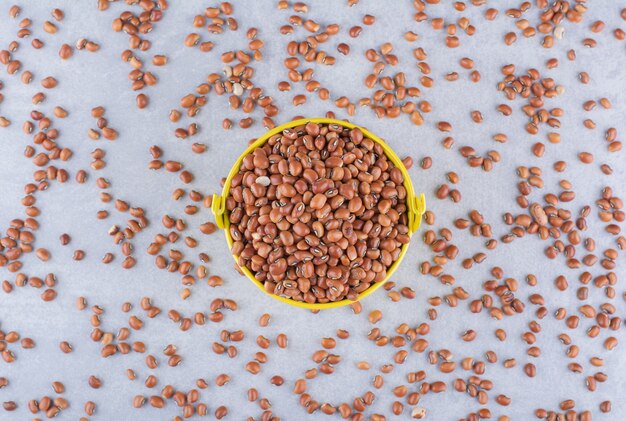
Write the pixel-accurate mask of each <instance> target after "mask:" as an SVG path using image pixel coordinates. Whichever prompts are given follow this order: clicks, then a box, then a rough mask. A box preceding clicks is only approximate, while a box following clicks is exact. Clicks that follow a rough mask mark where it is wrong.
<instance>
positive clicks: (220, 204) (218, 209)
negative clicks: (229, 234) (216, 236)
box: [211, 194, 226, 229]
mask: <svg viewBox="0 0 626 421" xmlns="http://www.w3.org/2000/svg"><path fill="white" fill-rule="evenodd" d="M211 211H212V212H213V215H215V224H216V225H217V226H218V228H220V229H224V228H225V225H224V212H225V211H226V201H225V200H224V199H223V198H222V196H220V195H219V194H214V195H213V203H211Z"/></svg>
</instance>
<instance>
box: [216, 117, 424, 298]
mask: <svg viewBox="0 0 626 421" xmlns="http://www.w3.org/2000/svg"><path fill="white" fill-rule="evenodd" d="M308 122H314V123H319V124H338V125H340V126H343V127H347V128H349V129H354V128H359V129H360V130H361V131H362V132H363V135H364V136H365V137H368V138H370V139H372V140H373V141H374V142H376V143H378V144H379V145H381V146H382V148H383V151H384V152H385V155H387V158H389V159H390V160H391V162H393V164H394V165H395V166H396V167H398V168H399V169H400V171H401V172H402V175H403V176H404V187H405V189H406V192H407V197H406V202H407V210H408V219H409V223H408V227H409V236H412V235H413V233H414V232H415V231H417V229H418V228H419V226H420V223H421V222H422V215H423V214H424V211H425V210H426V200H425V198H424V194H423V193H420V195H419V196H416V195H415V191H414V190H413V183H411V178H410V177H409V173H408V171H407V170H406V168H405V167H404V164H403V163H402V161H401V160H400V158H398V156H397V155H396V154H395V152H394V151H393V150H392V149H391V148H390V147H389V146H388V145H387V144H386V143H385V142H384V141H383V140H382V139H380V138H379V137H378V136H376V135H374V134H372V133H370V132H369V131H367V130H365V129H364V128H363V127H359V126H357V125H355V124H351V123H348V122H345V121H341V120H334V119H331V118H305V119H301V120H294V121H291V122H289V123H286V124H283V125H282V126H278V127H276V128H274V129H272V130H270V131H269V132H267V133H265V134H264V135H263V136H261V137H260V138H258V139H257V140H256V141H255V142H254V143H253V144H251V145H250V146H249V147H248V149H246V150H245V151H244V152H243V153H242V154H241V155H240V156H239V159H237V162H235V164H234V165H233V167H232V169H231V170H230V173H229V174H228V177H227V178H226V182H225V183H224V189H223V190H222V194H221V195H218V194H214V195H213V204H212V206H211V210H212V211H213V214H214V215H215V223H216V224H217V226H218V227H219V228H221V229H223V230H224V234H225V235H226V242H227V243H228V247H229V249H232V246H233V239H232V237H231V236H230V230H229V226H230V220H229V218H228V215H226V199H227V198H228V194H229V190H230V183H231V180H232V179H233V177H234V176H235V175H237V173H238V172H239V167H240V166H241V162H242V161H243V159H244V157H245V156H246V155H248V154H249V153H251V152H252V151H254V150H255V149H256V148H258V147H260V146H261V145H263V144H264V143H265V142H266V141H267V140H268V139H269V138H270V137H272V136H274V135H275V134H278V133H281V132H282V131H283V130H285V129H290V128H293V127H297V126H302V125H305V124H306V123H308ZM409 244H410V243H407V244H404V245H403V246H402V250H401V251H400V256H399V257H398V260H396V261H395V262H394V263H393V265H391V267H390V268H389V269H388V270H387V276H386V277H385V279H383V280H382V281H381V282H377V283H375V284H374V285H372V286H371V287H369V288H368V289H366V290H365V291H363V292H362V293H360V294H359V295H358V299H357V301H359V300H362V299H363V298H365V297H367V296H368V295H370V294H371V293H373V292H374V291H376V290H377V289H378V288H380V287H381V286H382V285H383V284H384V283H385V282H387V280H388V279H389V278H390V277H391V275H392V274H393V273H394V272H395V271H396V269H398V266H399V265H400V262H402V259H403V258H404V255H405V254H406V252H407V250H408V249H409ZM233 258H234V259H235V262H237V257H236V256H233ZM240 269H241V271H242V272H243V273H244V274H245V275H246V276H247V277H248V279H250V280H251V281H252V283H253V284H254V285H256V286H257V287H258V288H259V289H260V290H261V291H263V292H264V293H265V294H267V295H270V296H271V297H272V298H274V299H276V300H279V301H282V302H283V303H286V304H289V305H292V306H296V307H301V308H308V309H310V310H322V309H327V308H337V307H342V306H345V305H348V304H350V303H353V302H354V301H352V300H347V299H345V300H341V301H332V302H329V303H314V304H309V303H306V302H302V301H296V300H292V299H289V298H284V297H280V296H278V295H274V294H270V293H269V292H267V291H266V290H265V288H264V287H263V284H262V283H261V282H259V281H258V280H257V279H255V278H254V274H253V273H252V272H251V271H250V270H249V269H248V268H246V267H240Z"/></svg>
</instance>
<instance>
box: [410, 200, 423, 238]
mask: <svg viewBox="0 0 626 421" xmlns="http://www.w3.org/2000/svg"><path fill="white" fill-rule="evenodd" d="M409 207H410V208H411V211H412V212H411V213H412V214H413V220H412V221H409V231H410V232H411V234H413V233H415V232H416V231H417V230H418V229H419V227H420V225H421V223H422V215H424V212H426V198H425V197H424V193H420V194H419V195H417V196H415V197H413V200H410V201H409Z"/></svg>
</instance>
